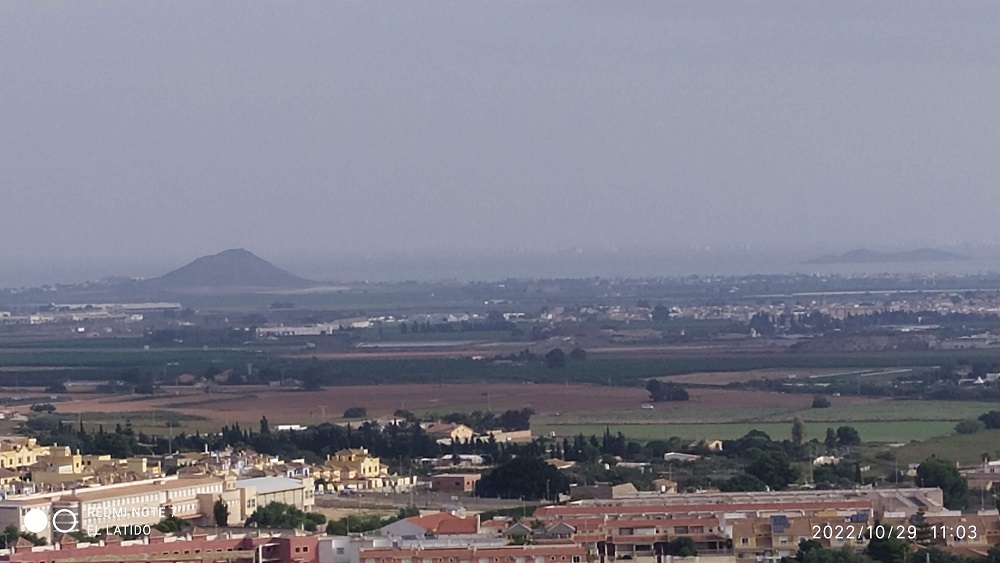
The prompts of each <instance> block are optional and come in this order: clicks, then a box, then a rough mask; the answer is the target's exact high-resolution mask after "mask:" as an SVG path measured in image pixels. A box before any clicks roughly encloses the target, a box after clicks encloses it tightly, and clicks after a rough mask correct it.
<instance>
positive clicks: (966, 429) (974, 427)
mask: <svg viewBox="0 0 1000 563" xmlns="http://www.w3.org/2000/svg"><path fill="white" fill-rule="evenodd" d="M982 429H983V423H982V422H979V421H978V420H976V419H974V418H970V419H968V420H963V421H961V422H959V423H958V424H956V425H955V432H957V433H959V434H975V433H976V432H979V431H980V430H982Z"/></svg>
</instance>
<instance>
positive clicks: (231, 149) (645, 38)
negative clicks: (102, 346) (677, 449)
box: [0, 1, 1000, 286]
mask: <svg viewBox="0 0 1000 563" xmlns="http://www.w3.org/2000/svg"><path fill="white" fill-rule="evenodd" d="M998 102H1000V4H997V3H996V2H988V1H983V2H978V1H976V2H973V1H970V2H907V3H899V2H869V3H849V4H847V3H839V2H824V3H809V4H802V3H794V2H766V3H764V2H717V3H711V4H706V3H702V2H671V3H653V2H633V3H626V4H607V3H598V2H577V3H542V2H509V3H502V4H481V3H477V4H459V3H413V4H411V3H398V4H391V5H389V4H378V3H305V2H301V3H300V2H261V3H254V4H245V3H238V2H213V3H202V2H169V3H167V2H159V3H157V2H106V3H72V2H46V3H35V2H19V1H8V2H3V3H0V284H2V285H5V286H18V285H36V284H40V283H53V282H75V281H84V280H88V279H96V278H99V277H103V276H107V275H138V276H153V275H159V274H162V273H164V272H166V271H168V270H170V269H173V268H176V267H178V266H180V265H183V264H185V263H187V262H189V261H190V260H193V259H194V258H197V257H198V256H202V255H206V254H213V253H216V252H219V251H221V250H224V249H226V248H236V247H243V248H247V249H249V250H251V251H253V252H255V253H257V254H258V255H260V256H261V257H263V258H265V259H268V260H270V261H272V262H274V263H275V264H277V265H279V266H282V267H285V268H286V269H289V270H291V271H293V272H295V273H297V274H300V275H303V276H306V277H313V278H316V277H317V276H321V277H320V278H319V279H333V278H334V277H336V278H337V279H364V278H366V277H369V276H370V272H374V271H381V270H379V268H383V266H373V264H376V263H379V264H383V265H384V264H387V263H388V262H386V261H389V262H391V261H392V260H396V264H397V267H398V272H392V271H390V270H391V268H390V269H387V270H384V274H385V276H388V277H393V276H395V279H420V278H426V277H427V276H426V275H424V274H422V273H421V274H420V275H417V274H418V273H420V272H425V271H426V272H433V267H434V264H435V262H434V261H435V260H438V261H441V263H442V264H446V265H447V267H444V266H442V267H441V268H442V272H444V273H448V272H452V271H455V272H458V273H463V271H462V269H463V268H466V267H467V268H468V269H469V271H468V272H464V273H466V274H467V275H466V277H467V278H468V279H495V278H497V277H499V278H503V277H506V276H493V275H487V274H493V273H497V274H499V273H502V272H503V269H504V268H506V269H507V270H509V271H510V274H509V275H510V276H511V277H522V276H526V274H525V273H524V272H532V271H540V270H539V268H538V267H536V266H532V265H531V264H532V263H533V262H532V261H533V260H539V261H541V262H539V263H540V264H541V265H542V266H546V264H545V263H544V259H545V257H552V256H563V255H566V254H569V255H572V254H573V253H574V252H576V251H575V249H581V250H580V251H579V254H582V255H583V256H584V258H583V259H580V260H578V261H577V262H573V261H566V262H565V263H559V262H558V261H556V263H555V264H549V265H548V267H555V268H557V269H558V267H563V268H564V269H565V271H566V272H567V274H568V275H567V277H569V275H570V274H573V273H584V275H586V274H585V272H586V271H592V275H609V272H606V271H603V270H607V269H609V268H619V269H622V270H630V271H636V272H638V271H647V270H649V271H652V270H655V269H656V268H659V269H660V270H663V269H669V268H667V266H666V265H652V266H651V265H650V264H644V263H641V262H639V263H632V262H629V261H628V259H626V258H623V259H622V260H621V261H620V262H618V261H615V260H606V259H605V258H606V257H607V256H609V255H610V256H615V255H617V256H630V255H643V253H649V252H661V253H665V254H669V253H674V254H673V255H683V253H684V252H688V251H691V252H694V254H695V255H697V256H716V258H715V259H716V260H717V261H719V262H720V264H718V265H717V266H712V265H711V264H710V263H709V262H710V260H706V261H705V265H703V266H697V267H702V268H704V269H706V270H711V269H712V268H724V267H729V266H730V264H727V263H726V262H727V261H728V260H730V258H731V254H725V253H727V252H732V251H734V250H735V251H736V254H737V255H738V254H740V252H742V254H743V255H745V256H747V257H749V258H746V260H747V261H748V262H749V266H750V267H752V266H753V263H752V261H753V258H752V257H753V256H759V257H761V258H760V263H759V264H758V266H759V268H760V269H762V270H766V269H768V268H777V267H778V266H777V265H776V263H772V262H770V260H771V259H770V258H766V256H768V255H769V254H768V253H771V254H773V253H775V252H778V253H780V252H789V250H788V249H792V250H791V251H792V252H796V253H799V254H797V255H796V257H795V260H798V259H804V258H808V257H811V256H812V255H815V254H821V253H824V252H843V251H846V250H850V249H853V248H872V249H878V250H900V249H913V248H918V247H922V246H930V247H936V248H958V247H961V246H963V245H965V246H967V245H968V244H970V243H971V244H979V245H986V246H983V247H982V248H984V249H986V250H985V252H988V253H989V255H988V256H986V255H984V256H983V257H979V258H980V260H982V261H984V263H989V261H990V260H992V256H994V255H995V251H996V248H995V247H994V246H989V245H996V244H998V243H1000V229H998V223H1000V222H998V220H997V219H998V210H1000V159H998V158H997V154H1000V103H998ZM707 248H712V249H720V248H721V249H725V250H724V252H723V253H722V254H718V253H715V254H713V253H712V252H706V251H705V250H704V249H707ZM741 248H742V249H744V251H739V249H741ZM650 249H653V250H650ZM691 249H694V250H691ZM698 249H701V250H698ZM782 249H784V250H782ZM991 249H992V250H991ZM678 253H679V254H678ZM755 253H757V254H755ZM497 255H500V256H505V255H514V256H519V257H533V258H530V259H527V258H526V259H520V258H518V259H514V260H507V262H501V263H496V264H492V265H490V264H484V263H482V260H484V257H490V256H497ZM591 255H593V256H601V257H602V258H600V259H593V260H591V262H592V263H589V262H587V261H588V260H589V258H588V257H589V256H591ZM723 256H725V257H723ZM366 257H367V258H366ZM393 257H396V258H395V259H394V258H393ZM539 257H540V258H539ZM400 258H402V259H400ZM366 260H367V262H366ZM699 260H700V258H699ZM380 261H381V262H380ZM463 261H464V262H463ZM695 262H698V260H695ZM996 262H997V264H998V266H1000V260H997V261H996ZM463 263H464V264H467V266H462V264H463ZM790 263H793V262H792V261H791V259H790ZM337 264H340V265H341V266H343V267H346V268H351V267H354V268H356V269H355V271H353V272H346V273H344V274H343V275H340V276H330V275H322V274H323V273H324V272H326V271H329V272H331V273H336V272H334V271H333V270H334V268H335V267H338V266H337ZM352 264H353V266H352ZM503 264H507V265H506V266H504V265H503ZM560 264H563V265H562V266H560ZM587 264H589V266H588V265H587ZM698 264H701V262H698ZM689 266H690V267H692V268H693V267H696V266H695V264H694V262H692V263H691V264H689ZM385 267H386V268H389V266H385ZM671 267H674V268H675V269H681V268H680V267H679V266H677V265H676V264H675V265H672V266H671ZM741 267H742V266H741ZM781 267H789V266H781ZM518 268H521V270H520V271H518ZM588 268H589V270H588ZM997 269H1000V267H998V268H997ZM663 273H664V274H669V272H663ZM407 274H412V275H407ZM622 274H623V275H627V274H628V272H624V271H623V272H622ZM527 276H530V274H527ZM440 277H442V278H448V277H455V276H453V275H442V276H440Z"/></svg>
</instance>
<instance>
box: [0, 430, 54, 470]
mask: <svg viewBox="0 0 1000 563" xmlns="http://www.w3.org/2000/svg"><path fill="white" fill-rule="evenodd" d="M48 453H49V446H39V445H38V441H37V440H35V439H34V438H7V439H4V440H3V441H0V467H2V468H4V469H12V470H13V469H23V468H25V467H28V466H29V465H34V464H36V463H38V456H41V455H47V454H48Z"/></svg>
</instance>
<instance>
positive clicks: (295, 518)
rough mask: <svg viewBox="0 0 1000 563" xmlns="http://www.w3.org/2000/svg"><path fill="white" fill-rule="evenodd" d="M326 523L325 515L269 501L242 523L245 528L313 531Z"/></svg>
mask: <svg viewBox="0 0 1000 563" xmlns="http://www.w3.org/2000/svg"><path fill="white" fill-rule="evenodd" d="M321 524H326V516H323V515H322V514H316V513H313V512H303V511H301V510H299V509H298V508H295V507H294V506H292V505H290V504H285V503H282V502H271V503H268V504H267V506H263V507H261V508H258V509H257V510H255V511H254V513H253V514H251V515H250V517H249V518H247V521H246V523H245V524H244V526H245V527H247V528H272V529H274V528H279V529H303V530H305V531H307V532H315V531H316V530H317V529H318V528H319V526H320V525H321Z"/></svg>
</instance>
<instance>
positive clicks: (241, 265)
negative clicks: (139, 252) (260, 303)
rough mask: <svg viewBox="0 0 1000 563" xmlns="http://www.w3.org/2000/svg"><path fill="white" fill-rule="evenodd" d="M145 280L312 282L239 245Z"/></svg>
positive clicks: (209, 284)
mask: <svg viewBox="0 0 1000 563" xmlns="http://www.w3.org/2000/svg"><path fill="white" fill-rule="evenodd" d="M147 283H148V284H149V285H150V286H152V287H155V288H158V289H186V288H218V289H225V288H241V287H266V288H281V289H294V288H301V287H309V286H312V285H315V283H313V282H311V281H309V280H307V279H303V278H300V277H298V276H296V275H294V274H291V273H289V272H287V271H285V270H282V269H281V268H279V267H277V266H275V265H274V264H271V263H270V262H268V261H267V260H264V259H262V258H260V257H258V256H257V255H255V254H254V253H252V252H250V251H248V250H244V249H242V248H237V249H232V250H226V251H223V252H220V253H218V254H213V255H211V256H202V257H201V258H198V259H197V260H195V261H194V262H191V263H190V264H188V265H186V266H183V267H181V268H178V269H176V270H174V271H172V272H169V273H166V274H164V275H162V276H160V277H158V278H153V279H151V280H149V281H148V282H147Z"/></svg>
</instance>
